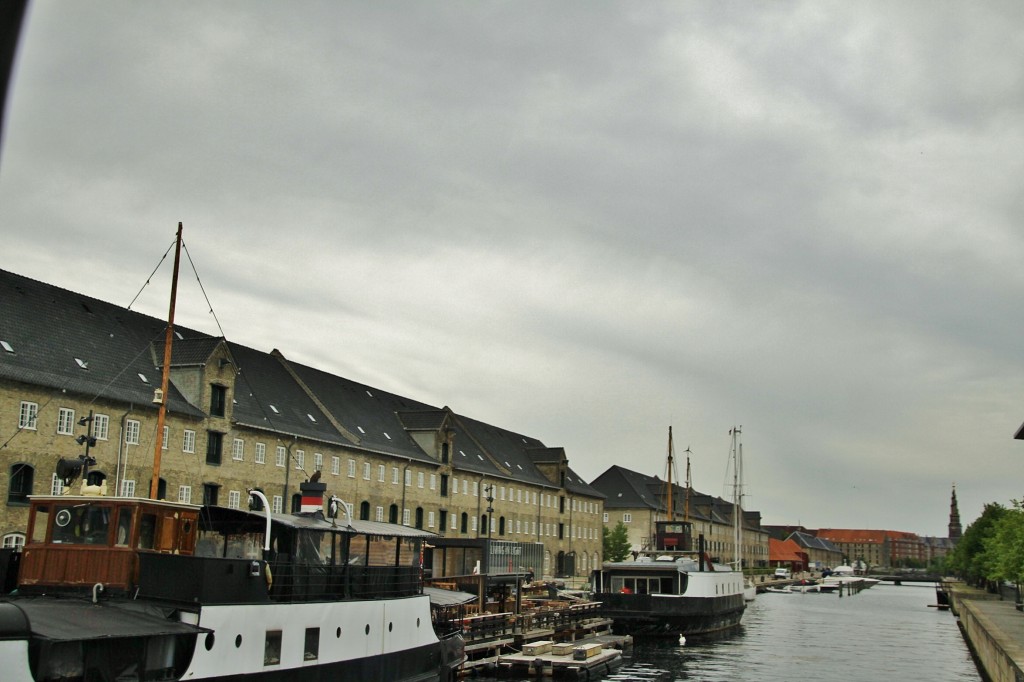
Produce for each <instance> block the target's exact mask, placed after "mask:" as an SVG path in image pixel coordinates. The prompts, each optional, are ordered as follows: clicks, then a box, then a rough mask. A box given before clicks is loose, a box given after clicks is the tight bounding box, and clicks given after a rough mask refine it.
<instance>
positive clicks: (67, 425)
mask: <svg viewBox="0 0 1024 682" xmlns="http://www.w3.org/2000/svg"><path fill="white" fill-rule="evenodd" d="M57 433H59V434H60V435H62V436H73V435H75V411H74V410H72V409H71V408H70V407H62V408H60V411H59V412H57Z"/></svg>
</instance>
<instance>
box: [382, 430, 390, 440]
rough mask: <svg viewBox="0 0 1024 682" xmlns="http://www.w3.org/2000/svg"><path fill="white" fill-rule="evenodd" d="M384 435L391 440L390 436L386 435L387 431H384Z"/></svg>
mask: <svg viewBox="0 0 1024 682" xmlns="http://www.w3.org/2000/svg"><path fill="white" fill-rule="evenodd" d="M384 437H385V438H387V439H388V440H391V436H389V435H388V432H387V431H385V432H384Z"/></svg>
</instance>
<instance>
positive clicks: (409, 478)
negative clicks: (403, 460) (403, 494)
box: [405, 467, 412, 487]
mask: <svg viewBox="0 0 1024 682" xmlns="http://www.w3.org/2000/svg"><path fill="white" fill-rule="evenodd" d="M405 485H406V487H409V486H411V485H412V472H411V471H409V469H408V467H406V469H405Z"/></svg>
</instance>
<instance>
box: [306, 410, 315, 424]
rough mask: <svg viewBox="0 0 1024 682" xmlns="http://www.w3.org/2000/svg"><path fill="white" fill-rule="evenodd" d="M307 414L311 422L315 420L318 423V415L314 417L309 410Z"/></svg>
mask: <svg viewBox="0 0 1024 682" xmlns="http://www.w3.org/2000/svg"><path fill="white" fill-rule="evenodd" d="M306 416H307V417H309V421H311V422H313V423H314V424H316V417H314V416H313V415H311V414H310V413H309V412H307V413H306Z"/></svg>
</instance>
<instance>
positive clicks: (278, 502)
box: [270, 495, 284, 514]
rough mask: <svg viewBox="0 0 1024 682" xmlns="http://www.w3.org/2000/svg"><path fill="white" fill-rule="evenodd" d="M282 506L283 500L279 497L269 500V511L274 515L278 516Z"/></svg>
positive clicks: (275, 496)
mask: <svg viewBox="0 0 1024 682" xmlns="http://www.w3.org/2000/svg"><path fill="white" fill-rule="evenodd" d="M283 504H284V498H282V497H281V496H280V495H274V497H273V498H271V500H270V511H271V512H273V513H274V514H280V513H281V509H282V507H283Z"/></svg>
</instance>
